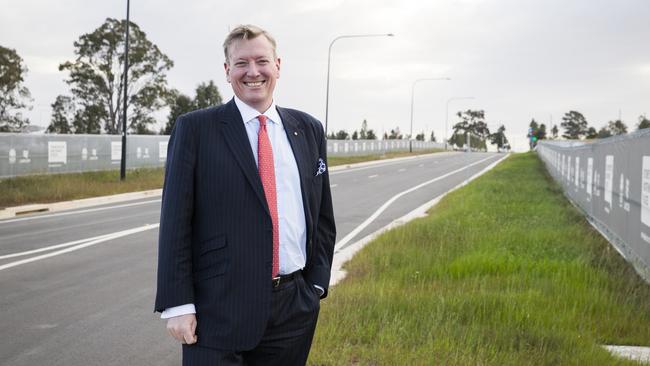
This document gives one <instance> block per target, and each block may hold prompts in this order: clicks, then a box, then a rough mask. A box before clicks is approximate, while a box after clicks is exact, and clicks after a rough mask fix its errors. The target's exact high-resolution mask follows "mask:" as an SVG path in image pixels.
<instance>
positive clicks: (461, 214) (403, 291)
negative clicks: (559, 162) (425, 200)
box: [309, 153, 650, 365]
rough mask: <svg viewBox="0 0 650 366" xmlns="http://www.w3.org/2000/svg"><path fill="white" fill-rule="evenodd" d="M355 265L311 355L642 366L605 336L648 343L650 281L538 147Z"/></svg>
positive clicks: (379, 360)
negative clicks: (613, 351) (552, 171)
mask: <svg viewBox="0 0 650 366" xmlns="http://www.w3.org/2000/svg"><path fill="white" fill-rule="evenodd" d="M346 269H347V270H348V272H349V274H348V277H347V278H346V279H345V280H344V281H343V282H342V283H340V284H339V285H337V286H336V287H334V288H332V289H331V292H330V297H329V298H328V299H327V300H325V301H324V302H322V307H321V315H320V319H319V327H318V328H317V332H316V336H315V339H314V345H313V348H312V352H311V357H310V361H309V364H310V365H635V364H636V363H634V362H632V361H628V360H620V359H617V358H614V357H613V356H611V355H610V354H609V353H608V352H607V351H606V350H604V349H602V348H601V347H600V345H602V344H619V345H646V346H648V345H650V286H648V285H647V284H646V283H644V282H643V281H642V280H641V279H640V278H639V277H638V276H637V275H636V273H635V272H634V270H633V269H632V268H631V267H630V266H629V265H628V264H627V263H626V262H625V261H624V260H623V259H622V258H621V257H620V256H619V255H618V254H617V253H616V251H615V250H614V249H612V248H611V247H610V246H609V244H608V243H607V242H606V241H605V240H604V239H603V238H602V237H601V236H600V235H599V234H598V233H597V232H595V231H594V230H593V229H592V228H591V227H590V226H589V225H588V224H587V223H586V221H585V219H584V218H583V217H582V216H581V214H580V213H579V212H578V211H577V210H576V209H575V208H574V207H573V206H571V205H570V204H569V203H568V202H567V201H566V200H565V198H564V197H563V196H562V193H561V189H560V188H559V186H558V185H556V184H555V183H554V182H552V181H551V179H550V178H549V176H548V175H547V174H546V172H545V169H544V167H543V166H542V164H541V162H540V161H539V160H538V158H537V157H536V156H535V155H533V154H530V153H529V154H518V155H515V156H512V157H511V158H509V159H508V160H506V161H505V162H503V163H502V164H500V165H499V166H497V167H496V168H495V169H494V170H492V171H490V172H488V173H487V174H485V175H484V176H482V177H481V178H479V179H477V180H476V181H474V182H473V183H471V184H470V185H468V186H466V187H464V188H462V189H460V190H457V191H455V192H453V193H451V194H450V195H448V196H447V197H446V198H445V199H443V200H442V201H441V202H440V203H439V204H438V206H436V207H435V208H434V209H432V210H431V212H430V215H429V216H428V217H426V218H422V219H418V220H415V221H413V222H411V223H409V224H407V225H405V226H403V227H400V228H397V229H395V230H392V231H390V232H388V233H386V234H384V235H382V236H381V237H379V238H378V239H377V240H375V241H374V242H372V243H370V244H369V245H368V246H367V247H366V248H364V249H363V250H362V251H361V252H360V253H358V255H357V256H356V257H355V258H354V259H353V260H352V261H351V262H349V263H348V264H347V265H346Z"/></svg>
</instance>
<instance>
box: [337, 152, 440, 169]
mask: <svg viewBox="0 0 650 366" xmlns="http://www.w3.org/2000/svg"><path fill="white" fill-rule="evenodd" d="M443 151H445V150H444V149H427V150H421V151H414V152H412V153H410V152H408V151H400V152H387V153H385V154H382V155H379V154H374V155H360V156H330V157H328V159H327V160H328V163H329V165H330V166H337V165H348V164H354V163H361V162H364V161H373V160H384V159H393V158H401V157H404V156H414V155H423V154H431V153H437V152H443Z"/></svg>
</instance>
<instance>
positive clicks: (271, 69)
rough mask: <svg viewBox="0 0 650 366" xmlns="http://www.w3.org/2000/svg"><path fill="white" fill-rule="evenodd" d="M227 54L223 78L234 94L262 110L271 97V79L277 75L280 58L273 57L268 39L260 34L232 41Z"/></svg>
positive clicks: (271, 99) (268, 104)
mask: <svg viewBox="0 0 650 366" xmlns="http://www.w3.org/2000/svg"><path fill="white" fill-rule="evenodd" d="M228 58H229V59H228V60H227V62H226V63H224V67H225V69H226V79H227V80H228V82H229V83H230V84H231V85H232V90H233V91H234V92H235V95H236V96H237V98H239V99H241V100H242V101H243V102H244V103H246V104H248V105H249V106H251V107H253V108H255V109H256V110H257V111H259V112H260V113H263V112H264V111H266V110H267V109H268V108H269V107H270V106H271V102H272V101H273V89H275V80H276V79H278V78H280V59H279V58H277V59H276V58H275V56H274V54H273V46H272V45H271V42H269V40H268V39H266V37H264V36H263V35H260V36H257V37H255V38H253V39H240V40H237V41H234V42H233V43H232V44H231V45H230V47H229V48H228Z"/></svg>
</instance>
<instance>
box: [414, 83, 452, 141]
mask: <svg viewBox="0 0 650 366" xmlns="http://www.w3.org/2000/svg"><path fill="white" fill-rule="evenodd" d="M434 80H451V78H424V79H417V80H415V81H414V82H413V86H411V136H410V138H409V152H413V146H412V144H413V98H414V95H415V84H417V83H418V82H420V81H434Z"/></svg>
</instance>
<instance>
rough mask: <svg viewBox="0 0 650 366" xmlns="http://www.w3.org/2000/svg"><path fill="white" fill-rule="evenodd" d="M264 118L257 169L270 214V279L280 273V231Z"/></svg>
mask: <svg viewBox="0 0 650 366" xmlns="http://www.w3.org/2000/svg"><path fill="white" fill-rule="evenodd" d="M266 118H267V117H266V116H265V115H260V116H258V117H257V119H258V120H259V121H260V130H259V132H258V133H257V169H258V170H259V173H260V178H261V179H262V186H264V196H266V203H267V204H268V206H269V212H270V213H271V221H272V222H273V272H272V273H271V277H276V276H277V275H278V274H279V273H280V231H279V225H278V198H277V194H276V191H275V165H274V164H273V148H272V147H271V141H270V140H269V134H268V133H267V132H266Z"/></svg>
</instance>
